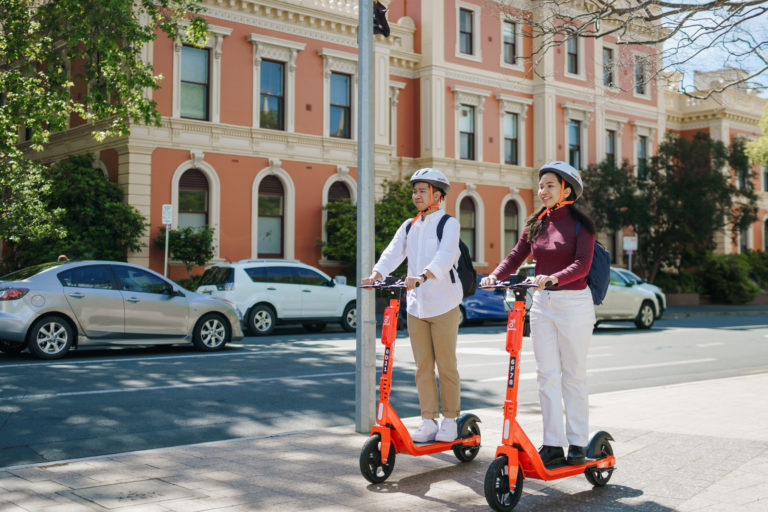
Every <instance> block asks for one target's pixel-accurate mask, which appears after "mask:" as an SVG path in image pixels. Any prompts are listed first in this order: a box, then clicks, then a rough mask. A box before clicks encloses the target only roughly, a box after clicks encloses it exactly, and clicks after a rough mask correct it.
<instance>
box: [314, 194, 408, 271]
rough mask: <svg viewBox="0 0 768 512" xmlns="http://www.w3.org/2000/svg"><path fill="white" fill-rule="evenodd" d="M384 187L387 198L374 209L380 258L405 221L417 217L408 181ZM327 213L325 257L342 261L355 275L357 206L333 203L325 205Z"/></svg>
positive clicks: (377, 252)
mask: <svg viewBox="0 0 768 512" xmlns="http://www.w3.org/2000/svg"><path fill="white" fill-rule="evenodd" d="M381 186H382V188H383V189H384V195H383V196H382V198H381V199H380V200H379V201H377V202H376V204H375V206H374V216H375V220H374V222H375V251H376V257H377V258H378V257H379V256H380V255H381V253H382V252H383V251H384V249H386V247H387V244H389V242H390V240H392V237H393V236H394V235H395V232H396V231H397V228H399V227H400V226H401V225H402V223H403V221H405V219H407V218H409V217H413V216H414V215H415V214H416V211H415V209H414V206H413V201H412V200H411V194H412V192H411V190H412V187H411V184H410V183H409V182H408V181H405V180H403V181H384V183H382V185H381ZM326 210H327V211H328V220H327V221H326V224H325V230H326V233H327V241H326V242H325V244H323V246H322V251H323V255H324V256H325V257H326V258H328V259H332V260H336V261H341V262H342V263H343V264H344V267H345V269H348V270H349V271H351V272H352V273H354V272H353V269H355V268H356V263H357V206H356V205H354V204H352V203H350V202H348V201H334V202H331V203H328V205H326ZM401 271H402V270H401ZM396 273H397V272H396Z"/></svg>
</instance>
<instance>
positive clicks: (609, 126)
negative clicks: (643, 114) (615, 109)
mask: <svg viewBox="0 0 768 512" xmlns="http://www.w3.org/2000/svg"><path fill="white" fill-rule="evenodd" d="M626 125H627V119H625V118H623V117H616V116H612V115H610V114H606V115H605V130H606V131H607V130H612V131H614V132H616V153H615V155H616V166H617V167H621V162H622V157H623V156H622V154H621V141H622V133H623V131H624V127H625V126H626ZM603 139H605V134H603ZM607 149H608V148H606V147H603V159H605V158H606V156H608V155H607V152H606V150H607Z"/></svg>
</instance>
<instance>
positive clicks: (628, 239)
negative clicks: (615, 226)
mask: <svg viewBox="0 0 768 512" xmlns="http://www.w3.org/2000/svg"><path fill="white" fill-rule="evenodd" d="M624 250H625V251H627V252H633V251H636V250H637V237H636V236H625V237H624Z"/></svg>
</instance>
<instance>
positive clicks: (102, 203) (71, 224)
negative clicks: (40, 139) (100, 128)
mask: <svg viewBox="0 0 768 512" xmlns="http://www.w3.org/2000/svg"><path fill="white" fill-rule="evenodd" d="M45 179H46V181H47V182H48V183H49V184H50V186H48V187H46V189H45V191H44V192H42V193H41V194H40V201H41V202H42V204H43V206H44V208H45V209H46V210H47V211H48V212H50V213H51V217H52V219H53V234H51V235H48V236H43V237H39V238H24V239H22V240H20V241H19V242H17V243H10V244H9V248H10V252H9V253H6V254H4V258H3V259H4V261H3V263H4V264H5V265H6V267H8V268H9V269H10V268H18V267H19V266H26V265H33V264H36V263H42V262H45V261H53V260H55V259H56V256H57V255H58V254H66V255H67V256H68V257H69V258H70V259H105V260H122V261H125V259H126V257H127V255H128V252H129V251H138V250H139V249H141V242H140V239H141V236H142V235H143V234H144V231H145V229H146V227H147V223H146V221H145V219H144V216H143V215H141V213H140V212H139V211H138V210H136V208H134V207H133V206H130V205H127V204H125V203H124V202H123V191H122V190H121V189H120V187H119V186H118V185H117V184H115V183H112V182H111V181H109V180H108V179H107V178H106V177H105V176H104V174H103V173H102V172H101V171H100V170H99V169H94V168H93V157H92V156H91V155H78V156H73V157H71V158H69V159H68V160H65V161H62V162H60V163H59V164H58V165H56V166H55V167H53V168H52V169H49V170H47V176H46V177H45Z"/></svg>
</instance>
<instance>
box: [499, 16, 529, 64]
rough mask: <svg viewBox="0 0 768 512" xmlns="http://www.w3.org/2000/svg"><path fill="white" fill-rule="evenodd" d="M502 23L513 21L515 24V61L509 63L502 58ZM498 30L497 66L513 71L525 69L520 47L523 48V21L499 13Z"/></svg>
mask: <svg viewBox="0 0 768 512" xmlns="http://www.w3.org/2000/svg"><path fill="white" fill-rule="evenodd" d="M504 23H514V25H515V63H514V64H509V63H508V62H506V61H505V60H504ZM499 30H500V32H499V41H501V48H500V50H501V51H500V52H499V53H500V54H499V66H501V67H502V68H505V69H511V70H515V71H525V68H524V67H523V58H522V49H523V22H522V20H520V19H518V18H514V17H511V16H508V15H505V14H502V15H501V23H500V29H499Z"/></svg>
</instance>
